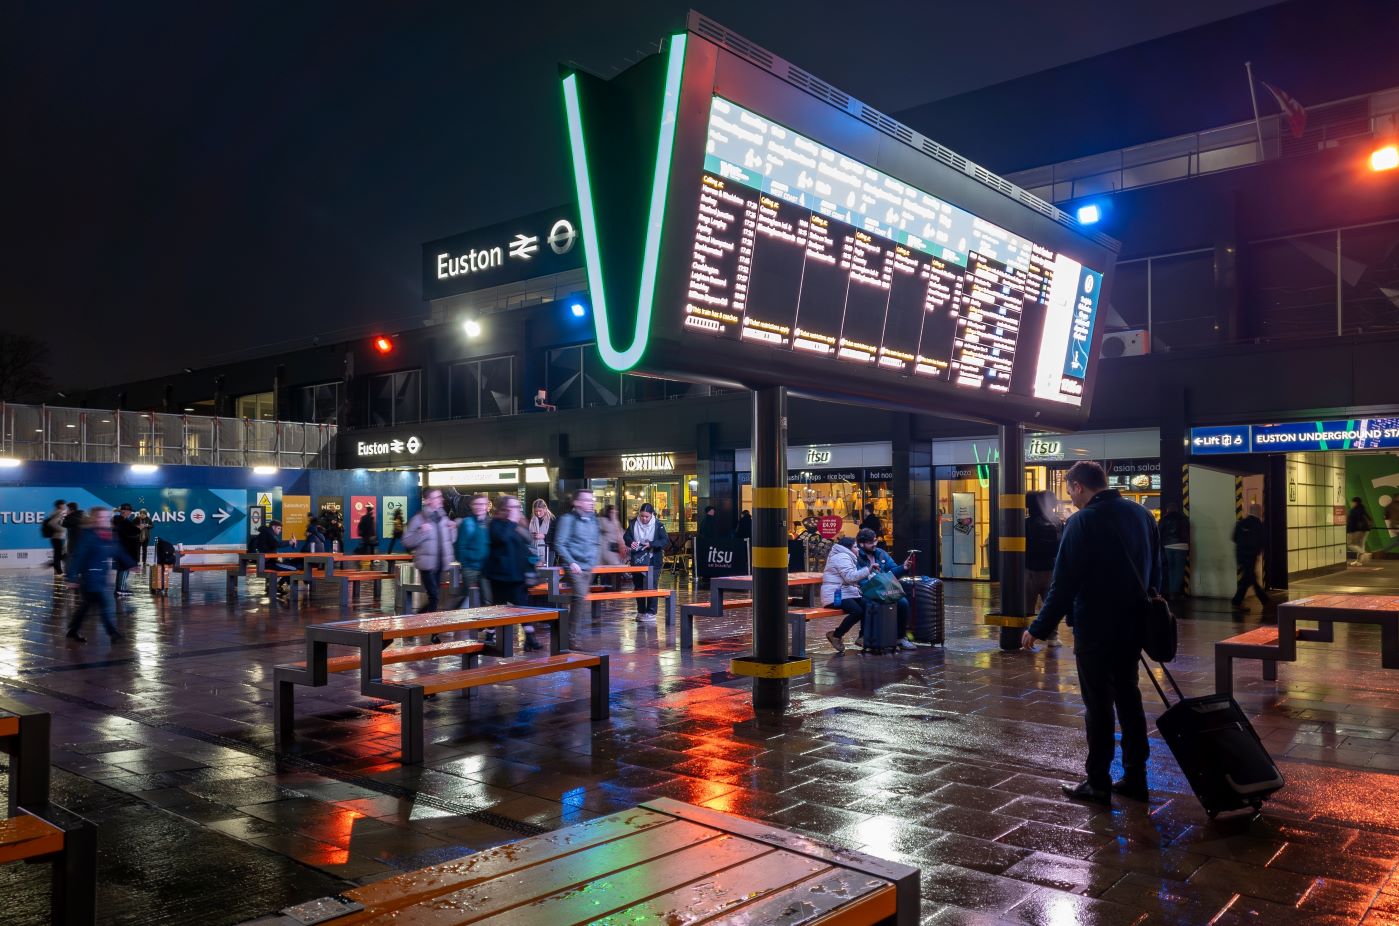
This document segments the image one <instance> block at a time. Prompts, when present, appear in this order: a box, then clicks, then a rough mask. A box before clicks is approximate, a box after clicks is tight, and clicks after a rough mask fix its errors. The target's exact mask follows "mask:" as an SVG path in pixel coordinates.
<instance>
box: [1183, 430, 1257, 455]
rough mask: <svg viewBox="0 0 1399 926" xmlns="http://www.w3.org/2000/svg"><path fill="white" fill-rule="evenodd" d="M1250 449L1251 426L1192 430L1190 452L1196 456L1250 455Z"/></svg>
mask: <svg viewBox="0 0 1399 926" xmlns="http://www.w3.org/2000/svg"><path fill="white" fill-rule="evenodd" d="M1250 447H1251V444H1250V442H1249V426H1248V425H1246V424H1239V425H1229V426H1227V427H1222V428H1191V429H1190V452H1191V453H1192V454H1194V455H1196V456H1199V455H1202V454H1208V453H1249V452H1251V451H1250Z"/></svg>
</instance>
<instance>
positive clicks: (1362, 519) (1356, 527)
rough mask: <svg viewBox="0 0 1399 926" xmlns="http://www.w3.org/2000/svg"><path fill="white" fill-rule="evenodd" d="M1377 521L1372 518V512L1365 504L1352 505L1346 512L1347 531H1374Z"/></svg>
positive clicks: (1349, 532)
mask: <svg viewBox="0 0 1399 926" xmlns="http://www.w3.org/2000/svg"><path fill="white" fill-rule="evenodd" d="M1374 529H1375V523H1374V522H1373V521H1371V520H1370V512H1368V511H1366V510H1365V506H1364V505H1351V506H1350V510H1349V511H1347V512H1346V533H1347V534H1353V533H1355V532H1357V531H1372V530H1374Z"/></svg>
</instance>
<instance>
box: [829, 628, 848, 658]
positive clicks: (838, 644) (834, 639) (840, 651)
mask: <svg viewBox="0 0 1399 926" xmlns="http://www.w3.org/2000/svg"><path fill="white" fill-rule="evenodd" d="M826 642H827V643H829V644H831V649H833V650H835V651H836V655H837V656H844V655H845V641H844V640H842V639H841V638H840V637H838V636H836V632H835V631H834V630H827V631H826Z"/></svg>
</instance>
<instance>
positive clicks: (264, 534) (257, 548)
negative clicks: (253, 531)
mask: <svg viewBox="0 0 1399 926" xmlns="http://www.w3.org/2000/svg"><path fill="white" fill-rule="evenodd" d="M281 549H282V538H280V537H278V536H277V535H276V534H274V533H273V532H272V525H271V524H264V525H263V526H262V530H260V531H258V532H257V536H256V537H254V538H253V552H254V553H279V552H281Z"/></svg>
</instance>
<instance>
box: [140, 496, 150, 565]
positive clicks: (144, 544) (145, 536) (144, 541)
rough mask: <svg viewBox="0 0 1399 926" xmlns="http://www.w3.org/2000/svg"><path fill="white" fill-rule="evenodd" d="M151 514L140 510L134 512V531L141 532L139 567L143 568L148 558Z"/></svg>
mask: <svg viewBox="0 0 1399 926" xmlns="http://www.w3.org/2000/svg"><path fill="white" fill-rule="evenodd" d="M152 523H153V522H152V521H151V513H150V512H149V511H147V510H146V509H144V508H142V509H141V510H140V511H138V512H136V529H137V530H139V531H140V532H141V536H140V540H141V565H142V566H145V565H147V563H148V560H149V558H150V549H151V526H152Z"/></svg>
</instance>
